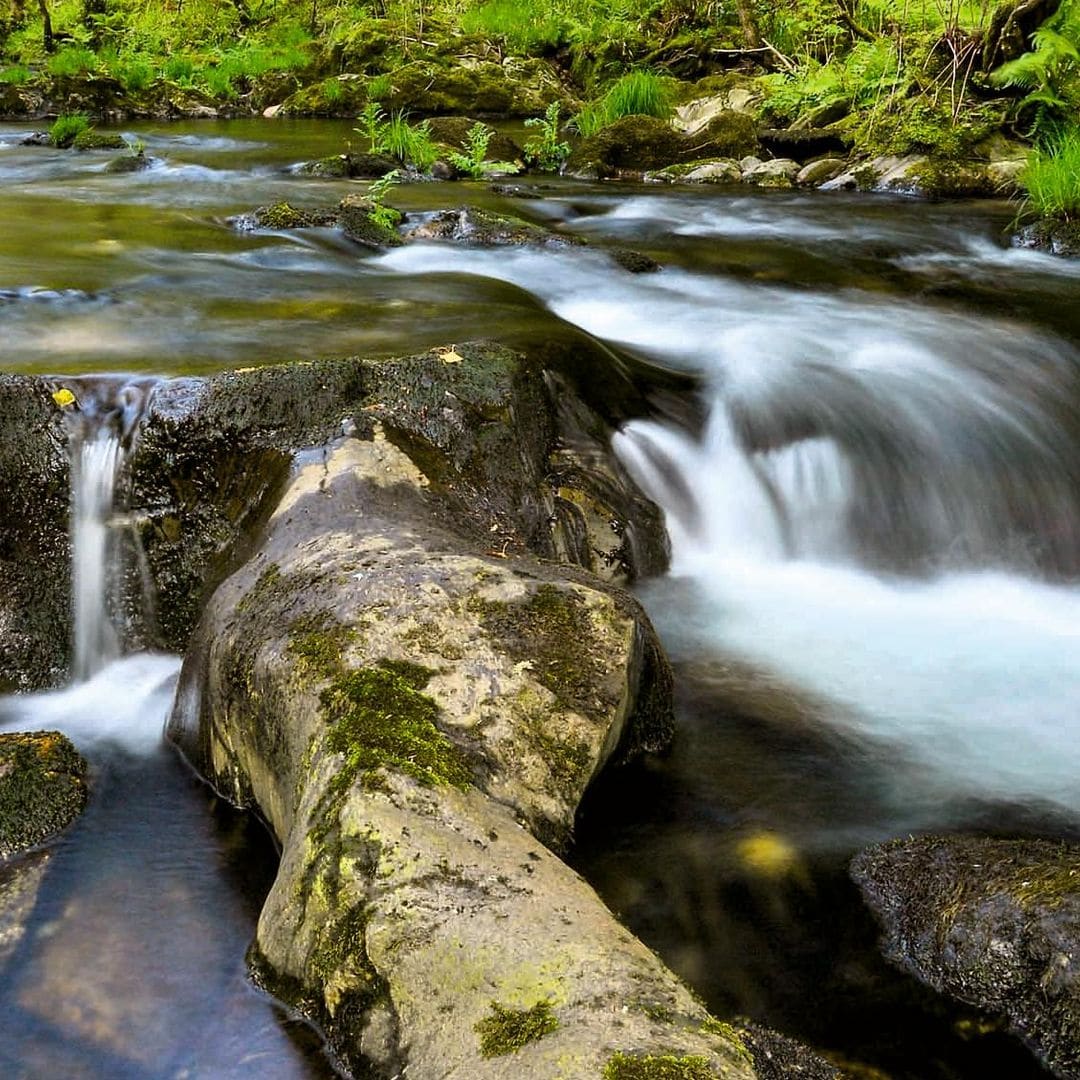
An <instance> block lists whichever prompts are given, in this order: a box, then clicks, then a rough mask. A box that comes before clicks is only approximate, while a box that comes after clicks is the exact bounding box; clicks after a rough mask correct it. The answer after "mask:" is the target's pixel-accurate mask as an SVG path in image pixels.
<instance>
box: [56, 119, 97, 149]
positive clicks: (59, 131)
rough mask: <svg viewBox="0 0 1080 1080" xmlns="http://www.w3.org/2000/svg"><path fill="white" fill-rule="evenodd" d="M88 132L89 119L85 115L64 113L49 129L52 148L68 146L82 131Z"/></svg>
mask: <svg viewBox="0 0 1080 1080" xmlns="http://www.w3.org/2000/svg"><path fill="white" fill-rule="evenodd" d="M89 130H90V118H89V117H88V116H87V115H86V113H65V114H64V115H62V116H58V117H57V118H56V120H55V121H53V125H52V127H50V128H49V137H50V138H51V139H52V141H53V145H54V146H60V147H66V146H70V145H71V144H72V143H73V142H74V141H75V139H76V138H77V137H78V136H79V135H81V134H82V133H83V132H84V131H89Z"/></svg>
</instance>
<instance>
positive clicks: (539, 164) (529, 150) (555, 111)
mask: <svg viewBox="0 0 1080 1080" xmlns="http://www.w3.org/2000/svg"><path fill="white" fill-rule="evenodd" d="M559 111H560V110H559V103H558V102H557V101H553V102H552V103H551V104H550V105H549V106H548V107H547V111H546V112H545V113H544V115H543V116H536V117H533V119H531V120H526V121H525V126H526V127H533V128H537V129H538V134H536V135H534V136H533V137H532V138H531V139H529V140H528V141H527V142H526V143H525V159H526V160H527V161H528V163H529V164H530V165H531V166H532V167H533V168H535V169H539V170H540V171H541V172H558V170H559V166H560V165H562V163H563V162H564V161H565V160H566V159H567V158H568V157H569V156H570V144H569V143H568V142H566V141H564V140H563V139H561V138H560V137H559Z"/></svg>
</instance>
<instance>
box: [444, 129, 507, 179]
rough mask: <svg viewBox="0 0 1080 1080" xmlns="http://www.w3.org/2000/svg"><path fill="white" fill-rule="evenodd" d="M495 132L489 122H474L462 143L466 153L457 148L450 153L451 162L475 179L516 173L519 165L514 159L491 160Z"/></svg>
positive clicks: (460, 170)
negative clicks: (496, 174) (492, 140)
mask: <svg viewBox="0 0 1080 1080" xmlns="http://www.w3.org/2000/svg"><path fill="white" fill-rule="evenodd" d="M494 134H495V132H494V130H493V129H492V128H489V127H488V126H487V124H473V126H472V127H471V128H469V130H468V132H467V133H466V135H465V141H464V142H463V143H462V144H461V146H462V149H463V150H464V151H465V153H464V154H462V153H460V152H459V151H457V150H451V151H450V153H449V155H448V156H449V158H450V163H451V164H452V165H453V166H454V168H456V169H457V170H458V171H459V172H463V173H465V175H466V176H471V177H472V178H473V179H474V180H483V179H484V177H485V176H488V175H490V174H491V173H516V172H517V171H518V169H519V166H518V165H517V163H516V162H513V161H489V160H488V157H487V148H488V143H489V142H491V136H492V135H494Z"/></svg>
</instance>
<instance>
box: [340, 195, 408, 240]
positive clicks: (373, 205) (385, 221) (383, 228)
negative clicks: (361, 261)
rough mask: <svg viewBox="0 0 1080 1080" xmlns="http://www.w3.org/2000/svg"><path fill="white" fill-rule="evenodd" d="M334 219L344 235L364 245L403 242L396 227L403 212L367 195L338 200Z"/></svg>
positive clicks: (402, 216)
mask: <svg viewBox="0 0 1080 1080" xmlns="http://www.w3.org/2000/svg"><path fill="white" fill-rule="evenodd" d="M337 220H338V224H339V225H340V226H341V229H342V231H343V232H344V233H345V235H346V236H347V237H348V238H349V239H350V240H352V241H354V242H355V243H357V244H362V245H363V246H364V247H369V248H386V247H397V246H398V245H400V244H401V243H402V242H403V241H402V239H401V236H400V235H399V234H398V231H397V227H398V226H399V225H400V224H401V223H402V222H403V221H404V220H405V215H404V214H403V213H402V212H401V211H400V210H397V209H395V208H394V207H392V206H386V205H384V204H383V203H380V202H376V201H375V200H374V199H371V198H369V197H368V196H367V195H346V196H345V198H344V199H342V200H341V202H340V203H338V209H337Z"/></svg>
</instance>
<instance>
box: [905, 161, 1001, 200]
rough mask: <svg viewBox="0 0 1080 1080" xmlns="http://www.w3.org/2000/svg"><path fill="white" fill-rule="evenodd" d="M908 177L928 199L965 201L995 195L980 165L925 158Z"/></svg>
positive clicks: (974, 162) (982, 164)
mask: <svg viewBox="0 0 1080 1080" xmlns="http://www.w3.org/2000/svg"><path fill="white" fill-rule="evenodd" d="M911 177H912V179H914V180H915V182H916V183H917V184H918V186H919V190H920V191H921V192H922V194H924V195H925V196H926V197H927V198H930V199H969V198H980V197H986V196H991V195H993V194H995V184H994V181H993V179H992V178H991V175H990V172H989V170H988V168H987V166H986V165H985V164H984V163H982V162H976V161H954V160H951V159H948V158H945V159H938V158H929V159H928V160H927V161H926V162H924V163H923V164H922V165H920V166H917V167H916V168H914V169H913V170H912V171H911Z"/></svg>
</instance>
